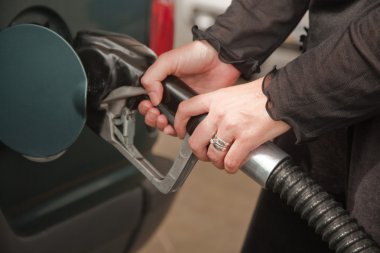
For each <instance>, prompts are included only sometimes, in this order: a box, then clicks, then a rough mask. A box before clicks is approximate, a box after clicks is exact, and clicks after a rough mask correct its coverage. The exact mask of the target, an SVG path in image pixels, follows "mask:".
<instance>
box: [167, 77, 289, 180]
mask: <svg viewBox="0 0 380 253" xmlns="http://www.w3.org/2000/svg"><path fill="white" fill-rule="evenodd" d="M261 83H262V78H261V79H258V80H256V81H253V82H249V83H246V84H242V85H237V86H233V87H228V88H223V89H220V90H217V91H214V92H211V93H206V94H202V95H198V96H195V97H193V98H191V99H188V100H186V101H183V102H182V103H181V104H180V105H179V108H178V111H177V114H176V116H175V121H174V122H175V123H174V127H175V130H176V132H177V134H178V136H179V137H180V138H183V137H184V136H185V134H186V124H187V122H188V120H189V119H190V117H192V116H196V115H200V114H204V113H208V115H207V116H206V118H205V119H204V120H203V121H202V122H201V123H200V124H199V125H198V127H197V128H196V129H195V131H194V132H193V134H192V135H191V137H190V139H189V144H190V147H191V149H192V150H193V153H194V154H195V155H196V156H197V157H198V158H199V159H200V160H205V161H208V160H211V161H212V163H213V164H214V165H215V166H216V167H218V168H221V169H223V168H225V169H226V170H227V171H228V172H231V173H234V172H236V171H237V170H238V169H239V168H240V167H241V166H242V165H243V163H244V162H245V160H246V159H247V157H248V155H249V153H250V152H251V151H252V150H254V149H255V148H256V147H258V146H260V145H261V144H263V143H264V142H267V141H269V140H272V139H273V138H275V137H277V136H279V135H281V134H283V133H285V132H286V131H287V130H289V128H290V126H289V125H288V124H286V123H285V122H283V121H274V120H273V119H272V118H271V117H270V116H269V115H268V113H267V111H266V108H265V105H266V102H267V97H266V96H265V95H264V94H263V92H262V89H261ZM214 135H216V136H218V137H219V138H220V139H222V140H224V141H225V142H228V143H231V146H230V147H229V149H227V150H225V151H219V150H217V149H215V148H214V146H213V145H209V144H210V140H211V139H212V138H213V137H214Z"/></svg>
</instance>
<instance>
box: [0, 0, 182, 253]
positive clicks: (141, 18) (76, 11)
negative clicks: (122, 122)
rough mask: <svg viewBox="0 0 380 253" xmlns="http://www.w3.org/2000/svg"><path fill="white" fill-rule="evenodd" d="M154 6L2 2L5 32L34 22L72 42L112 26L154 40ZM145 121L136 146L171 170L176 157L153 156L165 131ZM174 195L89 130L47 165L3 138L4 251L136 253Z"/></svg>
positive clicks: (121, 1)
mask: <svg viewBox="0 0 380 253" xmlns="http://www.w3.org/2000/svg"><path fill="white" fill-rule="evenodd" d="M151 4H152V1H151V0H107V1H106V0H81V1H75V0H68V1H59V0H28V1H26V0H12V1H10V0H0V13H1V15H0V31H1V30H3V29H5V28H6V27H8V26H11V25H16V24H22V23H32V24H38V25H42V26H45V27H47V28H49V29H51V30H54V31H55V32H57V33H58V34H60V35H61V36H62V37H64V38H65V39H66V40H67V41H68V42H69V43H72V41H73V38H74V37H75V35H76V34H77V32H78V31H81V30H105V31H109V32H116V33H123V34H128V35H130V36H132V37H134V38H136V39H138V40H139V41H141V42H143V43H145V44H148V42H149V32H150V7H151ZM0 85H1V84H0ZM0 124H1V123H0ZM138 125H139V126H140V127H137V133H136V137H135V144H136V146H138V148H139V149H140V151H141V152H142V153H143V154H145V155H147V156H150V157H151V159H152V160H153V162H154V164H156V165H157V166H158V167H168V166H169V165H170V161H169V160H167V159H164V158H161V157H154V156H153V155H152V154H151V148H152V146H153V144H154V143H155V141H156V139H157V133H156V132H155V131H152V130H149V129H148V128H146V127H145V126H143V119H142V118H139V119H138ZM25 127H27V124H26V125H25ZM173 197H174V195H167V196H165V195H162V194H161V193H159V192H158V191H157V190H156V189H155V188H154V187H153V186H151V185H150V184H149V183H148V182H147V181H146V180H145V178H144V177H143V176H142V175H141V174H140V173H139V172H138V171H137V170H136V169H135V168H134V167H133V166H132V165H131V164H130V163H129V162H128V161H127V160H126V159H125V158H124V157H123V156H121V155H120V154H119V153H118V152H117V151H116V150H115V149H114V148H113V147H112V146H111V145H109V144H108V143H106V142H105V141H104V140H102V139H101V138H100V137H98V136H97V135H95V134H94V133H93V132H92V131H91V130H89V129H88V128H87V127H85V129H84V130H83V131H82V133H81V135H80V137H79V138H78V139H77V141H76V142H75V143H74V144H73V145H72V146H71V147H70V148H69V149H68V150H66V152H65V154H64V155H63V156H62V157H60V158H58V159H56V160H53V161H50V162H46V163H37V162H33V161H30V160H29V159H26V158H25V157H23V156H22V154H19V153H17V152H14V151H12V150H10V149H8V148H7V147H6V146H5V145H2V144H1V143H0V252H2V253H10V252H12V253H16V252H22V253H29V252H39V253H42V252H72V253H74V252H107V253H108V252H109V253H117V252H134V251H136V250H137V249H138V247H139V246H140V245H141V244H143V243H144V242H145V241H146V240H147V239H148V238H149V236H150V235H151V234H152V233H153V231H154V229H155V228H156V227H157V226H158V224H159V223H160V222H161V220H162V219H163V217H164V216H165V214H166V212H167V210H168V208H169V207H170V205H171V203H172V200H173Z"/></svg>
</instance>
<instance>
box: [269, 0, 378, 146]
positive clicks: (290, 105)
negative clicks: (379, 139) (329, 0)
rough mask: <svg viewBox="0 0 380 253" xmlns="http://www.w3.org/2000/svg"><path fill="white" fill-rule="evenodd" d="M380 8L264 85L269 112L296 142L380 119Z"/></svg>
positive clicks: (343, 30) (373, 9)
mask: <svg viewBox="0 0 380 253" xmlns="http://www.w3.org/2000/svg"><path fill="white" fill-rule="evenodd" d="M379 24H380V4H379V3H376V4H373V5H372V6H371V8H369V9H368V10H366V11H365V12H364V13H363V14H361V15H360V16H359V17H358V18H356V19H355V20H353V21H352V22H351V23H350V24H349V25H347V26H346V27H343V28H342V29H341V31H337V32H336V33H335V34H334V35H332V36H330V37H329V38H328V39H326V40H325V41H324V42H322V43H320V44H319V45H318V46H316V47H314V48H312V49H311V50H309V51H307V52H306V53H305V54H303V55H301V56H300V57H298V58H297V59H296V60H294V61H293V62H291V63H289V64H288V65H287V66H285V67H284V68H282V69H279V70H278V71H277V72H276V73H273V74H272V75H270V79H271V80H269V81H268V82H264V93H265V94H266V95H267V96H268V98H269V101H268V104H267V110H268V112H269V113H270V115H271V116H272V118H274V119H276V120H283V121H285V122H287V123H289V124H290V125H291V126H292V127H293V129H294V132H295V134H296V136H297V139H298V142H302V141H307V140H310V139H314V138H316V137H318V136H320V135H322V134H324V133H327V132H329V131H331V130H334V129H339V128H343V127H347V126H350V125H352V124H355V123H357V122H360V121H363V120H366V119H369V118H371V117H374V116H376V115H377V116H378V115H380V46H379V43H380V29H379Z"/></svg>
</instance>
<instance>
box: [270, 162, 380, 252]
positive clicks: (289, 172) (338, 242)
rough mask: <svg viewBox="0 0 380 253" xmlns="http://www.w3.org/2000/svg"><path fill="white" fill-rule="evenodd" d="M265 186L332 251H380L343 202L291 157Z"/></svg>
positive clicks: (278, 168)
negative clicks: (283, 201)
mask: <svg viewBox="0 0 380 253" xmlns="http://www.w3.org/2000/svg"><path fill="white" fill-rule="evenodd" d="M266 188H267V189H270V190H272V191H273V192H275V193H279V194H280V196H281V198H283V199H285V200H286V201H287V204H288V205H289V206H292V207H293V208H294V210H295V212H297V213H299V214H300V215H301V217H302V218H303V219H305V220H307V222H308V224H309V226H311V227H313V228H314V229H315V231H316V233H318V234H320V235H321V236H322V239H323V240H324V241H326V242H327V243H328V244H329V247H330V249H332V250H334V251H335V252H337V253H357V252H361V253H364V252H365V253H369V252H380V249H379V247H378V245H377V244H376V242H375V241H374V240H373V239H372V238H371V236H370V235H369V234H367V233H366V232H365V231H364V229H363V228H362V227H361V226H359V224H358V223H357V221H356V220H355V219H354V218H352V217H350V216H349V214H348V212H347V211H346V210H345V209H344V208H343V207H342V205H341V204H340V203H339V202H337V201H335V200H334V199H333V197H332V196H331V195H329V194H328V193H327V192H325V191H324V190H323V189H322V187H321V186H319V185H318V184H317V183H316V182H314V180H313V179H311V178H310V177H309V176H308V175H307V174H306V173H305V172H303V171H302V169H301V168H300V167H299V166H296V165H294V164H293V162H292V161H291V160H290V159H287V160H285V161H283V162H282V163H281V164H280V165H279V166H278V167H277V168H276V169H275V170H274V171H273V173H272V174H271V175H270V177H269V178H268V180H267V183H266Z"/></svg>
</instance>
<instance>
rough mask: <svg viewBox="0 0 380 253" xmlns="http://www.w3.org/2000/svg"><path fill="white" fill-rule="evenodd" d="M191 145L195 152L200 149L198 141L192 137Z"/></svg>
mask: <svg viewBox="0 0 380 253" xmlns="http://www.w3.org/2000/svg"><path fill="white" fill-rule="evenodd" d="M189 146H190V148H191V150H192V151H193V152H194V153H195V152H197V151H198V149H199V145H198V143H197V142H196V141H195V140H194V138H191V137H190V138H189Z"/></svg>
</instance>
